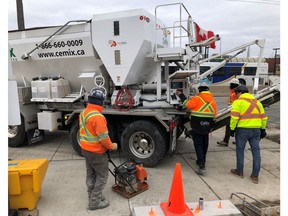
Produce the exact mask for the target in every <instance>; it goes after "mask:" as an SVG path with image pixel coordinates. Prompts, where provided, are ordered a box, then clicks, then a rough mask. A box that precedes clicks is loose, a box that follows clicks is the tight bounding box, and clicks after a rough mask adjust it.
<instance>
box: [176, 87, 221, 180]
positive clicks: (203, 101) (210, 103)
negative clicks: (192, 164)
mask: <svg viewBox="0 0 288 216" xmlns="http://www.w3.org/2000/svg"><path fill="white" fill-rule="evenodd" d="M198 91H199V94H197V95H196V96H192V97H191V98H189V99H187V98H186V96H185V95H184V94H183V93H182V92H181V91H176V95H178V96H179V97H180V99H181V101H182V103H183V105H184V106H185V107H186V108H187V109H189V110H190V112H191V116H190V117H191V118H190V124H191V128H192V139H193V143H194V148H195V151H196V156H197V161H196V163H197V165H198V166H199V170H198V174H199V175H204V173H205V172H206V168H205V163H206V154H207V150H208V145H209V136H208V135H209V133H210V131H211V129H212V127H213V124H214V119H215V117H216V114H217V107H216V102H215V101H214V99H213V95H212V93H211V92H209V87H208V85H207V83H205V82H202V83H201V84H200V85H199V87H198Z"/></svg>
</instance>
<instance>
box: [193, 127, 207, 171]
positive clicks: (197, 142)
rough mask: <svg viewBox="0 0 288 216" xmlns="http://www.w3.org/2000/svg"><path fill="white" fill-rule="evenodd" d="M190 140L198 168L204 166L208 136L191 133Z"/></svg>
mask: <svg viewBox="0 0 288 216" xmlns="http://www.w3.org/2000/svg"><path fill="white" fill-rule="evenodd" d="M192 139H193V142H194V148H195V151H196V156H197V164H198V165H199V166H205V163H206V154H207V150H208V144H209V134H204V135H203V134H199V133H195V132H193V131H192Z"/></svg>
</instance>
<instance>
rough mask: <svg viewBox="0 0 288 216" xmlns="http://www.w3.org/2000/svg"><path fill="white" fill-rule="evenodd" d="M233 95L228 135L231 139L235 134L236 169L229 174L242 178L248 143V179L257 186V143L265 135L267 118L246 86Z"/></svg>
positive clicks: (258, 158) (258, 150) (258, 170)
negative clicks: (250, 168)
mask: <svg viewBox="0 0 288 216" xmlns="http://www.w3.org/2000/svg"><path fill="white" fill-rule="evenodd" d="M235 93H236V95H237V99H236V100H235V101H234V102H233V104H232V109H231V119H230V129H231V132H230V133H231V136H232V137H234V134H235V139H236V158H237V166H236V167H237V168H236V169H231V173H232V174H234V175H236V176H239V177H241V178H243V177H244V175H243V170H244V150H245V146H246V143H247V141H248V142H249V144H250V147H251V151H252V156H253V167H252V173H251V175H250V179H251V180H252V182H254V183H255V184H258V181H259V179H258V176H259V172H260V166H261V156H260V146H259V141H260V139H262V138H264V137H265V136H266V135H267V134H266V131H265V128H266V123H267V119H268V117H267V116H266V115H265V112H264V108H263V106H262V104H261V102H260V101H258V100H256V99H255V98H254V96H253V95H252V94H249V93H248V89H247V87H246V86H244V85H240V86H238V87H237V88H236V89H235Z"/></svg>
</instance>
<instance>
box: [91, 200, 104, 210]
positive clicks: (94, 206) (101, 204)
mask: <svg viewBox="0 0 288 216" xmlns="http://www.w3.org/2000/svg"><path fill="white" fill-rule="evenodd" d="M108 206H109V201H108V200H103V201H100V202H99V203H98V204H94V203H89V210H96V209H103V208H106V207H108Z"/></svg>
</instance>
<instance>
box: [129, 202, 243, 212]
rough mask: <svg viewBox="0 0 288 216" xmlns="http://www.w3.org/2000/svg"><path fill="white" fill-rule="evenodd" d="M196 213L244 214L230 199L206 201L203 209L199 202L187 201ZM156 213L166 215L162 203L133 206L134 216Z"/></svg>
mask: <svg viewBox="0 0 288 216" xmlns="http://www.w3.org/2000/svg"><path fill="white" fill-rule="evenodd" d="M186 205H187V206H188V207H189V209H190V210H191V212H192V213H193V214H194V215H205V216H225V215H227V216H242V213H241V212H240V211H239V210H238V209H237V208H236V207H235V205H233V203H232V202H231V201H230V200H221V201H219V200H217V201H204V205H203V210H199V209H198V202H192V203H186ZM151 211H152V212H153V213H154V215H157V216H164V215H165V214H164V213H163V210H162V209H161V206H160V205H154V206H142V207H133V210H132V215H133V216H147V215H149V212H151Z"/></svg>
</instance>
